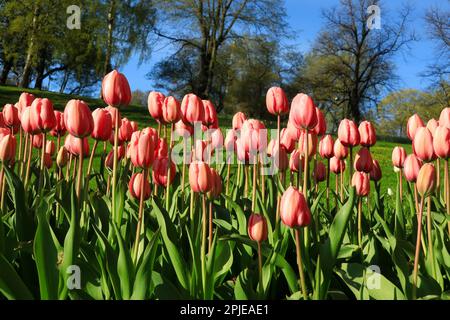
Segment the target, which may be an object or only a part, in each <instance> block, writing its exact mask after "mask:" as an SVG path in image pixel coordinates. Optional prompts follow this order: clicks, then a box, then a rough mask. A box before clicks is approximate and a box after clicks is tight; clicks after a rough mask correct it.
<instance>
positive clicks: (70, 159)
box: [66, 153, 73, 181]
mask: <svg viewBox="0 0 450 320" xmlns="http://www.w3.org/2000/svg"><path fill="white" fill-rule="evenodd" d="M72 161H73V155H72V153H71V154H70V156H69V163H68V164H67V168H66V181H69V178H70V168H72Z"/></svg>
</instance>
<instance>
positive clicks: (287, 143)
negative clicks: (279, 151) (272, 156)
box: [280, 128, 298, 153]
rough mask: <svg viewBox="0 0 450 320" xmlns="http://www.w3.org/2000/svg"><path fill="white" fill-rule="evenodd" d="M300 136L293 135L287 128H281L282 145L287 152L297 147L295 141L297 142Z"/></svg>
mask: <svg viewBox="0 0 450 320" xmlns="http://www.w3.org/2000/svg"><path fill="white" fill-rule="evenodd" d="M297 140H298V137H295V136H293V135H292V132H291V131H289V130H288V129H287V128H283V129H281V132H280V145H282V146H283V147H284V148H285V149H286V152H287V153H291V152H292V151H294V149H295V143H296V142H297Z"/></svg>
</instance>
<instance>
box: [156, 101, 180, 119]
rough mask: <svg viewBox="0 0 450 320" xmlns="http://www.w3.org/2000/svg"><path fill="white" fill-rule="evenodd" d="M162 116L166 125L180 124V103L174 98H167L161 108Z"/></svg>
mask: <svg viewBox="0 0 450 320" xmlns="http://www.w3.org/2000/svg"><path fill="white" fill-rule="evenodd" d="M149 106H150V104H149ZM149 110H150V107H149ZM161 115H162V119H163V120H164V123H175V122H178V121H179V120H180V119H181V107H180V102H178V100H177V99H175V98H174V97H172V96H170V97H167V98H165V99H164V102H163V104H162V107H161Z"/></svg>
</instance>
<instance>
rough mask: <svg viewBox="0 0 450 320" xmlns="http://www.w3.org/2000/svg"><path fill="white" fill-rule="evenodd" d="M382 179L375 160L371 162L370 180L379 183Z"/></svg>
mask: <svg viewBox="0 0 450 320" xmlns="http://www.w3.org/2000/svg"><path fill="white" fill-rule="evenodd" d="M381 177H382V173H381V167H380V164H379V163H378V161H377V160H375V159H373V161H372V170H370V180H372V181H380V180H381Z"/></svg>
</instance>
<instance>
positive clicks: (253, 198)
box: [252, 156, 258, 213]
mask: <svg viewBox="0 0 450 320" xmlns="http://www.w3.org/2000/svg"><path fill="white" fill-rule="evenodd" d="M257 168H258V162H257V158H256V156H255V163H254V164H253V191H252V213H254V212H255V206H256V175H257V174H258V170H257Z"/></svg>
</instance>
